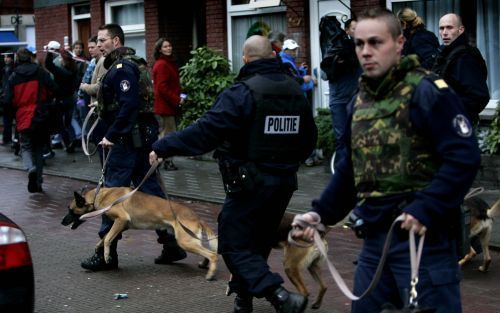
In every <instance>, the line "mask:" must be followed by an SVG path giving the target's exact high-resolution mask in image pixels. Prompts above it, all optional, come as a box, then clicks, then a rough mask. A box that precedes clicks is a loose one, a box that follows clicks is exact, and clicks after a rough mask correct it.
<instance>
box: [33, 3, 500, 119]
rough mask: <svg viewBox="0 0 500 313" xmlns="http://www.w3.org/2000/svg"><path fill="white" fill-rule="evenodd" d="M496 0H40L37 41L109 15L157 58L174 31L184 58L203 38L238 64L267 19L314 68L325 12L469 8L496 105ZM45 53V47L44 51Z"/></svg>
mask: <svg viewBox="0 0 500 313" xmlns="http://www.w3.org/2000/svg"><path fill="white" fill-rule="evenodd" d="M499 3H500V1H488V0H413V1H411V0H409V1H400V0H392V1H391V0H321V1H320V0H281V1H279V0H278V1H275V0H183V1H179V2H175V5H173V4H172V2H171V1H160V0H116V1H112V0H108V1H105V0H89V1H81V0H35V1H34V14H35V23H36V48H37V50H38V51H42V49H43V45H46V44H47V43H48V42H49V41H50V40H57V41H59V42H61V44H62V43H63V42H64V38H65V36H67V38H68V39H67V41H68V42H69V43H71V42H73V41H75V40H77V39H81V40H83V41H84V42H86V40H87V39H88V38H89V37H90V36H91V35H95V34H97V29H98V27H99V26H100V25H101V24H104V23H118V24H120V25H122V27H123V29H124V31H125V34H126V43H125V44H126V45H127V46H131V47H133V48H135V49H136V50H137V54H139V55H141V56H143V57H145V58H146V59H147V60H148V62H149V63H150V64H152V63H153V58H152V54H153V47H154V43H155V41H156V40H157V39H158V38H159V37H166V38H168V39H169V40H170V41H171V42H172V44H173V47H174V54H175V56H176V58H177V61H178V63H179V65H180V66H182V65H183V64H185V63H186V62H187V61H188V60H189V58H190V51H191V50H192V49H195V48H197V47H200V46H205V45H206V46H208V47H210V48H214V49H217V50H219V51H221V52H222V53H223V54H224V55H226V56H227V57H228V58H229V59H230V60H231V63H232V66H233V70H234V71H235V72H237V71H238V70H239V68H240V67H241V65H242V60H241V55H242V51H241V46H242V44H243V41H244V40H245V37H246V33H247V30H248V28H249V27H250V25H252V24H253V23H254V22H256V21H264V22H266V23H267V24H268V25H270V27H271V29H273V30H276V31H281V32H283V33H285V34H286V35H287V37H288V38H292V39H294V40H296V41H297V42H298V44H299V45H300V48H299V57H298V58H297V63H298V64H300V63H302V62H306V63H307V64H308V65H309V68H310V69H311V72H312V73H318V72H319V64H320V62H321V50H320V47H319V30H318V25H319V21H320V19H321V17H322V16H324V15H331V14H334V15H336V16H338V17H339V19H340V20H341V21H346V20H347V19H348V18H350V17H351V15H353V14H354V15H355V14H356V13H359V12H360V11H362V10H364V9H365V8H369V7H374V6H380V7H387V8H389V9H392V10H393V11H395V12H396V11H397V10H399V9H400V8H403V7H406V6H409V7H412V8H414V9H415V10H416V11H417V12H418V13H419V15H421V16H422V17H423V18H424V20H425V22H426V25H427V28H428V29H429V30H431V31H433V32H435V33H436V34H437V33H438V27H437V24H438V21H439V17H440V16H441V15H444V14H445V13H448V12H456V13H459V14H460V15H462V17H463V21H464V24H465V27H466V29H467V30H468V31H469V33H470V34H471V37H472V39H473V40H474V41H475V42H476V44H477V46H478V48H479V49H480V51H481V52H482V54H483V56H485V58H486V60H487V64H488V69H489V79H488V84H489V87H490V91H491V95H492V101H491V106H490V107H493V109H494V107H495V106H494V105H495V104H496V101H498V99H500V73H499V70H498V68H500V67H499V66H498V64H499V62H500V56H499V51H500V49H499V42H500V34H499V29H500V27H499V15H498V14H499V6H500V4H499ZM39 56H40V54H39ZM318 81H319V82H320V83H319V84H318V87H317V88H316V90H315V91H314V94H313V101H314V105H315V107H326V106H327V105H328V101H327V98H328V84H327V83H326V82H324V81H321V79H319V78H318Z"/></svg>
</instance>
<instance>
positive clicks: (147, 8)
mask: <svg viewBox="0 0 500 313" xmlns="http://www.w3.org/2000/svg"><path fill="white" fill-rule="evenodd" d="M159 16H162V18H164V16H163V12H161V11H159V10H158V1H156V0H145V1H144V21H146V25H145V27H146V59H147V61H148V64H149V65H150V67H151V66H152V65H153V63H154V58H153V50H154V45H155V42H156V40H157V39H158V37H159V33H160V24H159Z"/></svg>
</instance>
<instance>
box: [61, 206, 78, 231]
mask: <svg viewBox="0 0 500 313" xmlns="http://www.w3.org/2000/svg"><path fill="white" fill-rule="evenodd" d="M68 211H69V212H68V214H66V216H64V218H63V220H62V221H61V224H63V225H64V226H68V225H69V224H72V225H71V229H76V228H77V227H78V226H80V224H82V223H83V222H84V221H81V220H80V215H77V214H75V213H74V212H73V211H72V210H71V209H69V210H68Z"/></svg>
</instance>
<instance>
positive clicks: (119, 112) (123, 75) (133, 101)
mask: <svg viewBox="0 0 500 313" xmlns="http://www.w3.org/2000/svg"><path fill="white" fill-rule="evenodd" d="M108 62H112V60H110V61H108V60H106V62H105V63H108ZM108 64H109V63H108ZM108 66H109V65H108ZM100 92H102V98H103V102H104V106H105V107H106V106H108V105H111V104H113V103H116V104H117V105H118V107H117V109H113V110H111V111H107V110H105V111H104V113H103V115H102V116H101V118H102V120H103V121H104V123H105V124H106V125H108V127H107V131H106V134H105V137H106V139H108V140H109V141H111V142H113V143H115V142H116V140H117V139H119V138H121V137H126V136H129V135H130V133H131V131H132V128H133V127H134V125H135V123H136V121H137V116H138V113H139V69H138V67H137V65H135V64H134V63H133V62H132V61H130V60H127V59H122V60H120V61H119V62H116V63H114V64H112V66H111V67H110V68H109V69H108V72H107V73H106V75H105V76H104V78H103V80H102V85H101V91H100Z"/></svg>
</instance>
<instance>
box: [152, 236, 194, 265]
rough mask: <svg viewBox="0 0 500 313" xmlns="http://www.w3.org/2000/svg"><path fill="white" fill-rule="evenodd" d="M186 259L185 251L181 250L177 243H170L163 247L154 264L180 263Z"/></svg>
mask: <svg viewBox="0 0 500 313" xmlns="http://www.w3.org/2000/svg"><path fill="white" fill-rule="evenodd" d="M186 257H187V254H186V251H184V250H182V248H181V247H179V246H178V245H177V242H175V241H174V242H172V243H168V244H164V245H163V250H161V254H160V256H159V257H157V258H156V259H155V264H171V263H173V262H175V261H180V260H182V259H185V258H186Z"/></svg>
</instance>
